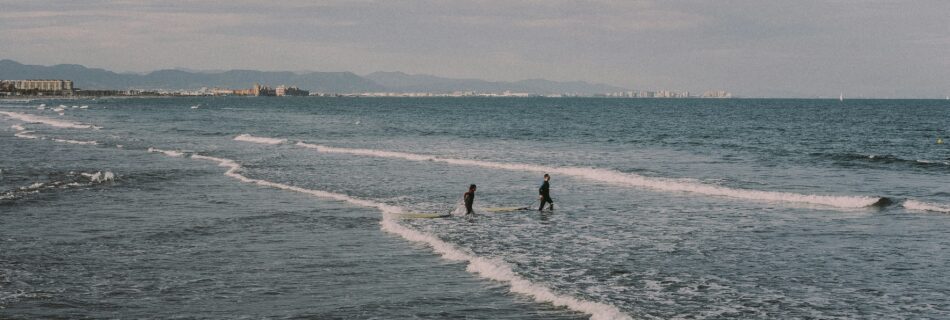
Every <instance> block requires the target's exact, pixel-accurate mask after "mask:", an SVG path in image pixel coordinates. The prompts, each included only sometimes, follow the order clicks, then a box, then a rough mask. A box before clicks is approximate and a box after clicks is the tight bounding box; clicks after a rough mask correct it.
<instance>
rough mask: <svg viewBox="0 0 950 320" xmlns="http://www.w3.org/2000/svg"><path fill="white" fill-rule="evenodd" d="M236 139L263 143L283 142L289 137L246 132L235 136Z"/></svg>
mask: <svg viewBox="0 0 950 320" xmlns="http://www.w3.org/2000/svg"><path fill="white" fill-rule="evenodd" d="M234 140H237V141H245V142H253V143H262V144H281V143H284V142H287V139H275V138H265V137H255V136H252V135H249V134H246V133H245V134H241V135H238V136H237V137H234Z"/></svg>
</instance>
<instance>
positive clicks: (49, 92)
mask: <svg viewBox="0 0 950 320" xmlns="http://www.w3.org/2000/svg"><path fill="white" fill-rule="evenodd" d="M0 95H6V96H22V95H26V96H72V95H96V96H103V95H105V96H109V95H208V96H263V97H282V96H308V95H310V91H307V90H303V89H300V88H298V87H294V86H289V87H288V86H283V85H281V86H277V87H270V86H264V85H260V84H257V83H255V84H254V86H253V87H251V88H249V89H222V88H212V89H208V88H202V89H200V90H197V91H184V90H183V91H166V90H155V91H148V90H82V89H79V88H76V87H74V86H73V81H72V80H59V79H38V80H0Z"/></svg>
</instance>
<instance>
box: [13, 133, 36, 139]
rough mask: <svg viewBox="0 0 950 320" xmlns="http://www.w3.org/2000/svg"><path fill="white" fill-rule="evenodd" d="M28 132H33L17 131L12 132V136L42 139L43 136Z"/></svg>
mask: <svg viewBox="0 0 950 320" xmlns="http://www.w3.org/2000/svg"><path fill="white" fill-rule="evenodd" d="M30 133H33V131H17V133H14V134H13V136H14V137H17V138H23V139H38V140H43V137H40V136H34V135H32V134H30Z"/></svg>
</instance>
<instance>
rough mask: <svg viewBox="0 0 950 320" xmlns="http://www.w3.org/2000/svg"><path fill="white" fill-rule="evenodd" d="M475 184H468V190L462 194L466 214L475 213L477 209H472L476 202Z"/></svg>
mask: <svg viewBox="0 0 950 320" xmlns="http://www.w3.org/2000/svg"><path fill="white" fill-rule="evenodd" d="M475 189H476V187H475V185H474V184H473V185H470V186H468V192H466V193H465V194H463V195H462V199H463V200H464V201H465V214H473V213H475V210H473V209H472V205H473V204H475Z"/></svg>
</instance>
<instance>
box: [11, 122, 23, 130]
mask: <svg viewBox="0 0 950 320" xmlns="http://www.w3.org/2000/svg"><path fill="white" fill-rule="evenodd" d="M10 128H13V130H16V131H25V130H26V128H24V127H23V126H21V125H18V124H15V125H12V126H10Z"/></svg>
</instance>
